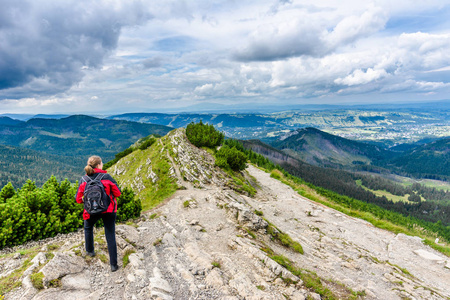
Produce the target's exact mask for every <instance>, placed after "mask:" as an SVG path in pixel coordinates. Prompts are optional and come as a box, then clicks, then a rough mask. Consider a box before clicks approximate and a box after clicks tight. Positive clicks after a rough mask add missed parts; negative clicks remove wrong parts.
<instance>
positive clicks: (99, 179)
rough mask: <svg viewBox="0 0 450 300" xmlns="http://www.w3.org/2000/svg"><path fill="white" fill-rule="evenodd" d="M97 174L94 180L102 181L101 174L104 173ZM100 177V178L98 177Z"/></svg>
mask: <svg viewBox="0 0 450 300" xmlns="http://www.w3.org/2000/svg"><path fill="white" fill-rule="evenodd" d="M97 174H98V175H97V176H96V177H95V179H94V180H98V181H100V182H101V181H102V179H103V176H105V174H104V173H97ZM99 177H100V178H99Z"/></svg>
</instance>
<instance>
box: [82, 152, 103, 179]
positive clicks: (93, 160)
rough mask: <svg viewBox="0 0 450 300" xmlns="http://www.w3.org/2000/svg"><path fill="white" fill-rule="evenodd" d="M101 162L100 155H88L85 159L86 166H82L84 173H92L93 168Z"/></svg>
mask: <svg viewBox="0 0 450 300" xmlns="http://www.w3.org/2000/svg"><path fill="white" fill-rule="evenodd" d="M101 163H102V159H101V157H100V156H97V155H93V156H91V157H89V159H88V161H87V166H86V167H84V170H85V171H86V175H92V174H94V173H95V172H94V168H96V167H97V166H98V165H99V164H101Z"/></svg>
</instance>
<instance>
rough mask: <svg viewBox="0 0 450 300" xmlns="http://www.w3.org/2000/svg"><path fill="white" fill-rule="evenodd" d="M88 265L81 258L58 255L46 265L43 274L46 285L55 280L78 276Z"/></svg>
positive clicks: (63, 254)
mask: <svg viewBox="0 0 450 300" xmlns="http://www.w3.org/2000/svg"><path fill="white" fill-rule="evenodd" d="M85 267H86V263H85V262H84V260H83V259H82V258H81V257H79V256H71V255H68V254H65V253H56V254H55V257H53V259H52V260H50V261H49V262H48V264H46V265H45V266H44V267H43V268H42V270H41V272H42V273H43V274H44V276H45V278H44V285H46V283H48V282H49V281H51V280H53V279H58V278H62V277H64V276H66V275H68V274H76V273H79V272H81V271H83V270H84V269H85Z"/></svg>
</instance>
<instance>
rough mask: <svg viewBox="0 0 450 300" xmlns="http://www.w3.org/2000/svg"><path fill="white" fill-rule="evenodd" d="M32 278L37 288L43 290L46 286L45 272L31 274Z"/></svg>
mask: <svg viewBox="0 0 450 300" xmlns="http://www.w3.org/2000/svg"><path fill="white" fill-rule="evenodd" d="M30 279H31V283H32V284H33V286H34V287H35V288H36V289H38V290H42V289H43V288H44V274H43V273H42V272H39V273H33V274H31V275H30Z"/></svg>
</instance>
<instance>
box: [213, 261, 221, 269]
mask: <svg viewBox="0 0 450 300" xmlns="http://www.w3.org/2000/svg"><path fill="white" fill-rule="evenodd" d="M211 265H212V266H213V267H214V268H219V269H220V267H221V265H220V262H218V261H213V262H212V263H211Z"/></svg>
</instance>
